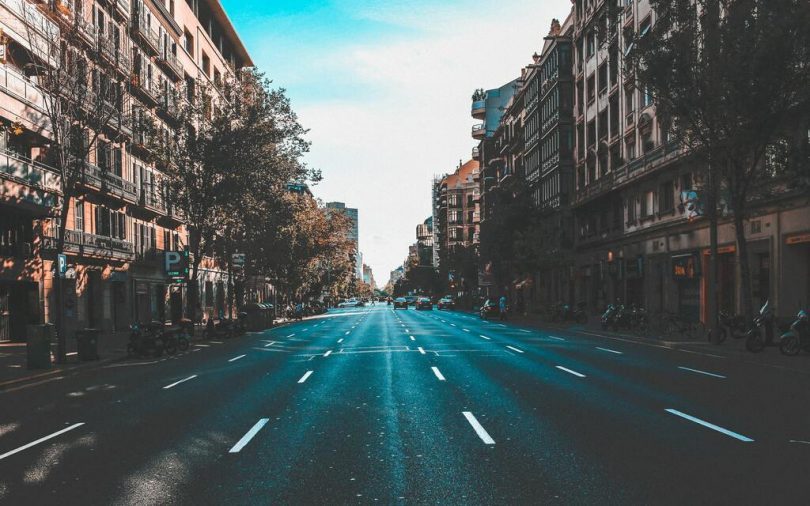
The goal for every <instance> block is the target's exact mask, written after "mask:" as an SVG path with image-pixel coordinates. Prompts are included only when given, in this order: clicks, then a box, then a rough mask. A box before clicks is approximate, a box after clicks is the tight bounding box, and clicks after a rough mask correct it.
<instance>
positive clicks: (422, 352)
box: [416, 346, 425, 355]
mask: <svg viewBox="0 0 810 506" xmlns="http://www.w3.org/2000/svg"><path fill="white" fill-rule="evenodd" d="M416 349H418V350H419V353H421V354H422V355H424V354H425V349H424V348H422V347H421V346H417V347H416Z"/></svg>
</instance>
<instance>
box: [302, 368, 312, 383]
mask: <svg viewBox="0 0 810 506" xmlns="http://www.w3.org/2000/svg"><path fill="white" fill-rule="evenodd" d="M313 372H314V371H307V372H306V373H304V375H303V376H301V379H300V380H298V383H303V382H305V381H306V380H307V378H309V377H310V376H312V373H313Z"/></svg>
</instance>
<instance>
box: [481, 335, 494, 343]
mask: <svg viewBox="0 0 810 506" xmlns="http://www.w3.org/2000/svg"><path fill="white" fill-rule="evenodd" d="M479 335H480V336H481V337H483V338H484V339H486V340H487V341H491V340H492V338H491V337H487V336H485V335H483V334H479Z"/></svg>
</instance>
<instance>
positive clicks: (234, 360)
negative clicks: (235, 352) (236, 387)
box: [228, 355, 247, 362]
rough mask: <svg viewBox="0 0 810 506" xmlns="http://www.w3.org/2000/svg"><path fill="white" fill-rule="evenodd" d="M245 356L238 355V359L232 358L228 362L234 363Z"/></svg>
mask: <svg viewBox="0 0 810 506" xmlns="http://www.w3.org/2000/svg"><path fill="white" fill-rule="evenodd" d="M246 356H247V355H239V356H238V357H233V358H232V359H230V360H228V362H236V361H237V360H239V359H240V358H245V357H246Z"/></svg>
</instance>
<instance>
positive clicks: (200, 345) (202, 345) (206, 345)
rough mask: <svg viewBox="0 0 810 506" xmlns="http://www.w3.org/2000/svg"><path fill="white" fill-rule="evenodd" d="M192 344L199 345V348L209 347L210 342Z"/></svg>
mask: <svg viewBox="0 0 810 506" xmlns="http://www.w3.org/2000/svg"><path fill="white" fill-rule="evenodd" d="M194 346H199V347H200V348H210V347H211V345H210V344H195V345H194Z"/></svg>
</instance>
